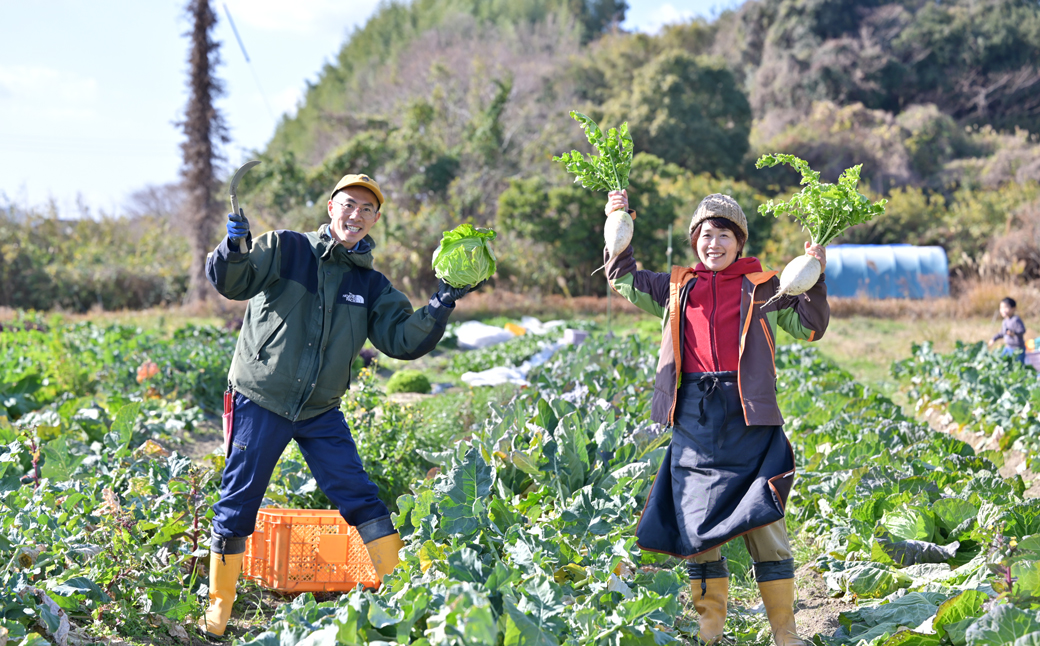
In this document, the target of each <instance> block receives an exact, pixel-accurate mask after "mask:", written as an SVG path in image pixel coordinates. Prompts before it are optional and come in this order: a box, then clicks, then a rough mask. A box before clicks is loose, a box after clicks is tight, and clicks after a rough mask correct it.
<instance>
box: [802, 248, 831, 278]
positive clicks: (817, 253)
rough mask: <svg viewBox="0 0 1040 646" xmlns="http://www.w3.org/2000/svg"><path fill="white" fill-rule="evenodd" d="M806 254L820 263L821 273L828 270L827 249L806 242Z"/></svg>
mask: <svg viewBox="0 0 1040 646" xmlns="http://www.w3.org/2000/svg"><path fill="white" fill-rule="evenodd" d="M805 253H806V255H809V256H812V257H813V258H815V259H817V260H819V261H820V273H823V270H825V269H827V247H821V246H820V245H818V244H812V243H811V242H809V241H808V240H806V241H805Z"/></svg>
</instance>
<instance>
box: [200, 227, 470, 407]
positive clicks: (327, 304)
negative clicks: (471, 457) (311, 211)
mask: <svg viewBox="0 0 1040 646" xmlns="http://www.w3.org/2000/svg"><path fill="white" fill-rule="evenodd" d="M247 244H249V247H248V248H249V251H248V252H247V253H239V252H238V251H237V246H236V250H232V249H231V248H230V247H229V246H228V239H227V238H224V240H223V241H221V243H220V245H218V246H217V248H216V250H215V251H214V252H213V253H211V254H210V255H209V258H208V259H207V261H206V275H207V276H208V277H209V280H210V282H211V283H213V286H214V287H216V288H217V291H218V292H220V293H221V294H222V295H224V296H225V297H227V298H230V299H232V300H240V301H241V300H248V301H249V306H248V307H247V308H246V313H245V317H244V319H243V322H242V332H241V333H240V334H239V337H238V345H237V346H236V348H235V356H234V358H233V359H232V362H231V371H230V373H229V374H228V381H229V382H230V384H231V386H232V388H234V389H235V390H236V391H238V392H240V393H242V394H243V395H245V396H246V397H248V398H249V399H251V400H252V401H254V402H256V403H257V404H259V405H260V406H262V407H264V408H266V409H267V410H270V411H272V412H274V413H277V414H278V415H281V416H283V417H286V418H288V419H291V420H303V419H308V418H311V417H315V416H316V415H320V414H321V413H324V412H325V411H327V410H330V409H332V408H336V407H338V406H339V403H340V398H341V397H342V396H343V394H344V393H345V392H346V391H347V388H348V387H349V386H350V366H351V364H352V363H353V361H354V359H355V358H356V357H357V356H358V353H359V352H361V348H362V346H363V345H364V344H365V340H366V339H368V340H371V341H372V345H374V346H375V347H376V348H377V349H378V350H379V351H380V352H382V353H383V354H386V355H389V356H391V357H394V358H396V359H415V358H418V357H421V356H423V355H424V354H427V353H428V352H430V351H431V350H433V348H434V347H436V345H437V342H438V341H440V339H441V336H442V335H443V334H444V326H445V325H446V324H447V322H448V315H449V314H450V313H451V310H452V309H453V307H452V308H448V307H444V306H443V305H441V304H440V301H438V300H437V298H436V297H435V298H432V299H431V300H430V304H429V305H427V306H426V307H423V308H422V309H420V310H418V311H415V310H413V309H412V305H411V303H410V302H409V300H408V298H407V297H406V296H405V295H404V294H402V293H401V292H399V291H397V290H396V289H394V287H393V285H391V284H390V281H389V280H387V278H386V276H384V275H383V274H381V273H379V272H378V271H376V270H374V269H372V240H371V238H369V237H367V236H366V237H365V239H364V240H362V241H361V242H359V243H358V245H356V246H355V248H354V249H352V250H348V249H345V248H344V247H343V246H342V245H340V244H337V243H335V241H333V240H332V238H330V237H329V234H328V225H323V226H322V227H321V228H320V229H319V230H318V231H314V232H310V233H297V232H295V231H271V232H269V233H265V234H263V235H261V236H259V237H258V238H256V239H255V240H254V239H252V237H251V236H250V238H248V239H247Z"/></svg>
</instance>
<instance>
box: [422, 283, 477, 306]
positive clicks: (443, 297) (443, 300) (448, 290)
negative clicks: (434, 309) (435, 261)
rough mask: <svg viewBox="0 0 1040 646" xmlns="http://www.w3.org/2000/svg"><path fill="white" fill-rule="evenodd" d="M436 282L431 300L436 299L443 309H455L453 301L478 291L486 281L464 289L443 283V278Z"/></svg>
mask: <svg viewBox="0 0 1040 646" xmlns="http://www.w3.org/2000/svg"><path fill="white" fill-rule="evenodd" d="M437 282H438V286H437V293H436V294H434V295H433V298H435V299H437V301H439V303H440V305H442V306H444V307H455V301H457V300H459V299H460V298H462V297H463V296H465V295H466V294H468V293H470V292H472V291H474V290H476V289H480V286H481V285H483V284H484V283H486V282H487V281H486V280H485V281H483V282H480V283H477V284H476V285H467V286H465V287H452V286H451V285H449V284H448V283H446V282H444V279H443V278H441V279H438V281H437ZM431 300H433V299H431Z"/></svg>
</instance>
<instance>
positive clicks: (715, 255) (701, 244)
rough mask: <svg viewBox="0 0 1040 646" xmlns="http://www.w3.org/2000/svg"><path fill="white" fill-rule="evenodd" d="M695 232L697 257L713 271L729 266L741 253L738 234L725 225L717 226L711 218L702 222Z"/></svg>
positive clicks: (694, 242)
mask: <svg viewBox="0 0 1040 646" xmlns="http://www.w3.org/2000/svg"><path fill="white" fill-rule="evenodd" d="M693 234H694V240H693V241H692V242H693V245H694V249H696V250H697V257H698V258H700V259H701V262H702V263H703V264H704V266H705V267H707V268H708V269H709V270H711V271H722V270H723V269H725V268H726V267H729V266H730V265H732V264H733V261H734V260H736V259H737V254H738V253H740V246H741V245H740V242H739V241H738V240H737V236H736V234H735V233H734V232H733V231H730V230H729V229H727V228H725V227H717V226H715V225H714V224H712V223H711V220H705V221H704V222H703V223H701V224H700V226H698V228H697V229H696V230H694V232H693Z"/></svg>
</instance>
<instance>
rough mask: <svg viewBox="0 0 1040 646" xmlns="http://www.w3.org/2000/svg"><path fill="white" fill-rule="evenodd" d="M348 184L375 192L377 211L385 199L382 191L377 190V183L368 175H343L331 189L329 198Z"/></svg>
mask: <svg viewBox="0 0 1040 646" xmlns="http://www.w3.org/2000/svg"><path fill="white" fill-rule="evenodd" d="M348 186H364V187H365V188H367V189H368V190H370V191H372V192H373V193H375V194H376V199H377V200H379V204H377V205H376V210H377V211H378V210H379V209H380V208H382V206H383V202H385V201H386V200H385V199H384V198H383V191H381V190H379V184H377V183H376V180H374V179H372V178H371V177H369V176H368V175H344V176H343V179H341V180H339V181H338V182H336V188H334V189H332V193H331V194H330V195H329V199H330V200H331V199H332V198H333V197H334V196H335V195H336V191H339V190H340V189H344V188H347V187H348Z"/></svg>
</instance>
